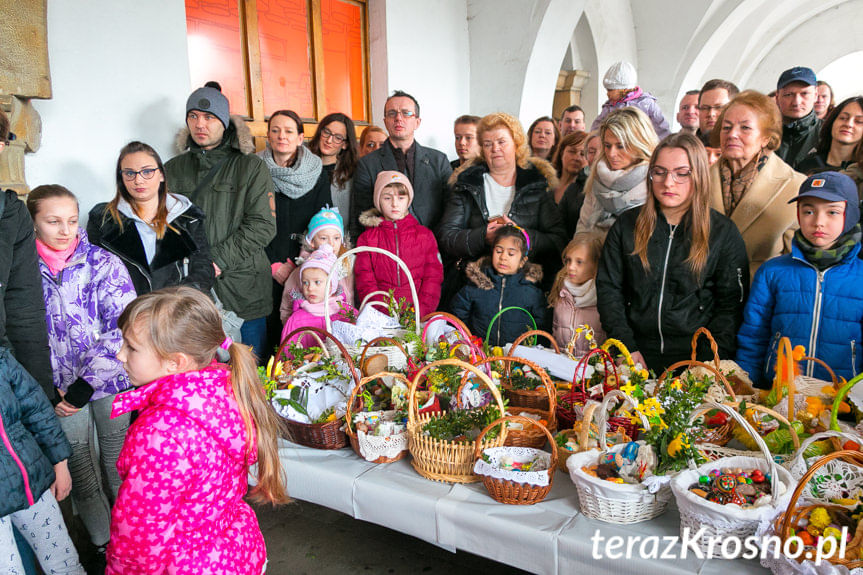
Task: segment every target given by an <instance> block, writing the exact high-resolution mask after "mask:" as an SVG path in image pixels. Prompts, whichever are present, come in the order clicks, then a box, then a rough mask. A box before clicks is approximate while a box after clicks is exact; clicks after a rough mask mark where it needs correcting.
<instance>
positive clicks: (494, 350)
mask: <svg viewBox="0 0 863 575" xmlns="http://www.w3.org/2000/svg"><path fill="white" fill-rule="evenodd" d="M491 354H492V355H493V356H495V357H503V348H501V347H500V346H499V345H496V346H494V347H493V348H491Z"/></svg>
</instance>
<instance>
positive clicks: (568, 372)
mask: <svg viewBox="0 0 863 575" xmlns="http://www.w3.org/2000/svg"><path fill="white" fill-rule="evenodd" d="M511 347H512V346H511V345H510V344H507V347H506V348H505V351H506V353H509V350H510V348H511ZM515 356H516V357H523V358H524V359H527V360H529V361H532V362H533V363H535V364H537V365H538V366H540V367H541V368H543V369H545V370H546V371H547V372H548V373H549V374H550V375H551V376H552V377H555V378H557V379H562V380H564V381H572V376H573V375H575V368H576V366H577V365H578V362H577V361H575V360H572V359H569V358H568V357H566V356H565V355H561V354H559V353H555V352H554V350H552V349H546V348H544V347H542V346H536V347H527V346H523V345H520V346H518V347H517V348H515Z"/></svg>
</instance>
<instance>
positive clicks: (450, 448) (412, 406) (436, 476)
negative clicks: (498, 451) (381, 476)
mask: <svg viewBox="0 0 863 575" xmlns="http://www.w3.org/2000/svg"><path fill="white" fill-rule="evenodd" d="M442 365H457V366H459V367H461V368H462V369H466V370H468V371H470V372H472V373H473V374H474V375H476V376H477V377H479V379H480V380H481V381H482V382H483V383H484V384H485V385H486V387H488V388H489V389H490V390H491V393H492V396H493V397H494V399H495V401H496V402H497V406H498V409H499V410H500V413H501V414H503V413H504V406H503V398H502V397H501V395H500V392H499V391H498V390H497V386H495V385H494V383H492V381H491V378H489V377H488V376H487V375H486V374H484V373H483V372H482V371H480V370H479V369H477V368H476V367H474V366H472V365H470V364H469V363H465V362H463V361H461V360H459V359H453V358H449V359H442V360H439V361H434V362H431V363H429V364H427V365H425V366H423V367H422V368H420V370H419V371H418V372H417V374H416V375H415V376H414V379H413V381H411V386H410V396H409V398H408V445H409V449H410V452H411V456H412V459H411V465H413V466H414V469H416V470H417V472H418V473H419V474H420V475H422V476H423V477H425V478H427V479H431V480H434V481H443V482H448V483H474V482H476V481H479V477H477V475H476V474H474V472H473V464H474V457H473V452H474V446H473V444H471V443H455V442H453V441H441V440H439V439H434V438H432V437H430V436H428V435H425V434H424V433H423V426H425V424H426V423H428V422H429V421H431V420H432V419H433V418H437V417H440V416H441V415H442V414H441V413H423V414H420V413H419V412H418V407H417V398H416V394H417V387H418V385H419V382H420V380H421V379H422V377H423V375H424V374H425V372H427V371H428V370H431V369H435V368H437V367H439V366H442ZM505 439H506V428H505V427H504V429H503V430H502V431H501V433H500V435H499V436H498V437H496V438H495V439H493V440H490V441H485V442H483V448H485V447H499V446H501V445H503V442H504V440H505Z"/></svg>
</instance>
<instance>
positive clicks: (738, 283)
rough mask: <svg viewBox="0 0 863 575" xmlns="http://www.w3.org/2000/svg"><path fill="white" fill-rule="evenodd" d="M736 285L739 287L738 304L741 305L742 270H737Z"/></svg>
mask: <svg viewBox="0 0 863 575" xmlns="http://www.w3.org/2000/svg"><path fill="white" fill-rule="evenodd" d="M737 285H738V286H740V303H743V270H742V269H740V268H737Z"/></svg>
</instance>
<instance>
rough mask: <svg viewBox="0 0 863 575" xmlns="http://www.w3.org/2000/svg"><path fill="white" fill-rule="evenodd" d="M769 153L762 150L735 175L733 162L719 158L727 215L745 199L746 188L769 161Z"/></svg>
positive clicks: (723, 201) (723, 203)
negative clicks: (732, 168)
mask: <svg viewBox="0 0 863 575" xmlns="http://www.w3.org/2000/svg"><path fill="white" fill-rule="evenodd" d="M768 157H769V155H768V154H766V153H764V152H763V151H762V152H760V153H759V154H758V155H757V156H756V157H754V158H752V161H750V162H749V163H748V164H746V165H745V166H743V169H742V170H740V173H739V174H737V175H735V174H734V172H733V171H732V170H731V164H729V163H728V160H726V159H725V158H720V159H719V180H720V183H721V184H722V205H723V207H724V208H725V215H726V216H728V217H731V214H732V213H734V210H735V209H736V208H737V204H739V203H740V200H742V199H743V195H744V194H745V193H746V190H748V189H749V187H750V186H751V185H752V182H753V181H755V177H756V176H757V175H758V172H760V171H761V168H763V167H764V164H766V163H767V159H768Z"/></svg>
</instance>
